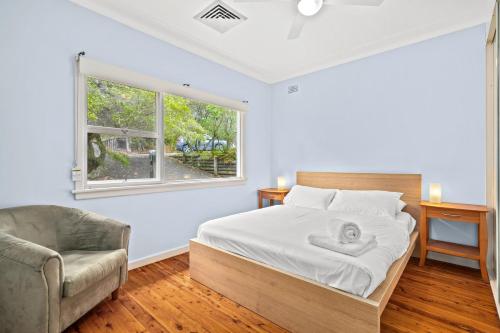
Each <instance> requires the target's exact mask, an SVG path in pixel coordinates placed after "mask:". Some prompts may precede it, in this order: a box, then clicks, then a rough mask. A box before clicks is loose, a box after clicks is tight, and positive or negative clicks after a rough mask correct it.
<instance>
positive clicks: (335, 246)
mask: <svg viewBox="0 0 500 333" xmlns="http://www.w3.org/2000/svg"><path fill="white" fill-rule="evenodd" d="M307 238H308V240H309V243H311V244H312V245H315V246H319V247H322V248H324V249H327V250H330V251H335V252H340V253H343V254H347V255H350V256H353V257H358V256H360V255H362V254H363V253H365V252H368V251H370V250H371V249H374V248H375V247H377V239H376V237H375V235H365V236H364V237H362V238H360V239H358V240H357V241H355V242H352V243H341V242H340V241H339V240H338V239H335V238H332V237H330V236H325V235H322V234H311V235H309V236H308V237H307Z"/></svg>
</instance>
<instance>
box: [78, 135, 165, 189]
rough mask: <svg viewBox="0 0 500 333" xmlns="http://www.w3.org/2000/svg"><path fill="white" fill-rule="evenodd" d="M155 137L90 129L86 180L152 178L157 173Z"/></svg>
mask: <svg viewBox="0 0 500 333" xmlns="http://www.w3.org/2000/svg"><path fill="white" fill-rule="evenodd" d="M155 141H156V140H155V139H151V138H137V137H130V138H126V137H118V136H111V135H104V134H95V133H89V134H88V140H87V147H88V150H87V173H88V180H90V181H97V180H125V179H152V178H155V177H156V163H155V160H156V159H155V157H154V155H155V154H154V152H155V149H156V147H155V145H156V143H155Z"/></svg>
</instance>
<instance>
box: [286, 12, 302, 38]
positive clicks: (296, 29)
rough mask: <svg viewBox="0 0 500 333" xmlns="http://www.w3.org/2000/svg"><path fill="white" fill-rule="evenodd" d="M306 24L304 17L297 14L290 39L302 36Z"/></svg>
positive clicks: (289, 35)
mask: <svg viewBox="0 0 500 333" xmlns="http://www.w3.org/2000/svg"><path fill="white" fill-rule="evenodd" d="M305 23H306V18H305V16H304V15H301V14H299V13H297V15H295V18H294V19H293V22H292V27H291V28H290V32H289V33H288V39H296V38H298V37H299V36H300V33H301V32H302V28H303V27H304V24H305Z"/></svg>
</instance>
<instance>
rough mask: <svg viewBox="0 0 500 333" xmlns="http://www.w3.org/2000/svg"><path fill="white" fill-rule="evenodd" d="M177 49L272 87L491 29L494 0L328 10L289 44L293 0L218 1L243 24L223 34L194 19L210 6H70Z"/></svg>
mask: <svg viewBox="0 0 500 333" xmlns="http://www.w3.org/2000/svg"><path fill="white" fill-rule="evenodd" d="M71 1H73V2H75V3H77V4H80V5H82V6H84V7H87V8H89V9H91V10H94V11H96V12H98V13H100V14H102V15H105V16H108V17H110V18H112V19H115V20H117V21H119V22H122V23H124V24H126V25H128V26H130V27H132V28H135V29H138V30H140V31H143V32H145V33H148V34H150V35H153V36H155V37H157V38H159V39H162V40H164V41H167V42H169V43H172V44H174V45H176V46H178V47H180V48H183V49H185V50H188V51H190V52H193V53H195V54H198V55H200V56H203V57H205V58H208V59H210V60H213V61H215V62H218V63H221V64H223V65H225V66H227V67H229V68H232V69H235V70H237V71H240V72H242V73H245V74H247V75H249V76H252V77H254V78H257V79H259V80H262V81H265V82H268V83H274V82H278V81H282V80H285V79H288V78H291V77H295V76H298V75H302V74H306V73H309V72H313V71H316V70H319V69H323V68H326V67H330V66H334V65H337V64H341V63H345V62H348V61H351V60H354V59H359V58H362V57H365V56H368V55H371V54H375V53H378V52H382V51H385V50H389V49H393V48H396V47H400V46H403V45H407V44H411V43H414V42H418V41H421V40H424V39H428V38H431V37H435V36H438V35H442V34H445V33H449V32H452V31H456V30H460V29H464V28H467V27H471V26H474V25H477V24H480V23H484V22H487V21H489V19H490V17H491V14H492V10H493V5H494V0H385V1H384V2H383V3H382V5H381V6H380V7H360V6H342V5H336V6H334V5H330V6H324V7H323V8H322V10H321V11H320V13H319V14H318V15H316V16H314V17H312V18H308V19H307V22H306V25H305V26H304V29H303V31H302V34H301V36H300V37H299V38H298V39H295V40H287V35H288V31H289V29H290V26H291V23H292V20H293V18H294V16H295V14H296V0H289V1H287V0H277V1H269V2H255V3H242V2H234V1H233V0H223V1H224V2H225V3H227V4H228V5H229V6H231V7H232V8H234V9H236V10H237V11H239V12H240V13H242V14H243V15H245V16H246V17H248V19H247V20H246V21H244V22H242V23H241V24H240V25H238V26H236V27H235V28H233V29H231V30H229V31H227V32H226V33H224V34H221V33H219V32H217V31H215V30H213V29H211V28H209V27H207V26H205V25H203V24H202V23H200V22H198V21H196V20H194V19H193V17H194V16H195V15H196V14H198V13H199V12H200V11H201V10H203V9H205V8H206V7H207V6H208V5H210V4H211V3H212V2H213V1H214V0H141V1H137V0H71Z"/></svg>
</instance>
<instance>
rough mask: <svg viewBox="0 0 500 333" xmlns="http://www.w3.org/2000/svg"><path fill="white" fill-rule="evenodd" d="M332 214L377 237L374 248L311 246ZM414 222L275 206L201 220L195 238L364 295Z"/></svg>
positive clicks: (401, 248)
mask: <svg viewBox="0 0 500 333" xmlns="http://www.w3.org/2000/svg"><path fill="white" fill-rule="evenodd" d="M405 214H406V213H405ZM332 218H339V219H343V220H347V221H353V222H356V223H358V224H359V225H360V227H361V229H362V231H363V233H367V234H368V233H370V234H374V235H375V236H376V237H377V243H378V245H377V247H376V248H375V249H373V250H370V251H368V252H366V253H365V254H363V255H361V256H359V257H352V256H349V255H344V254H341V253H338V252H334V251H330V250H326V249H323V248H320V247H317V246H314V245H311V244H310V243H309V242H308V241H307V236H308V235H309V234H311V233H322V232H324V233H326V224H327V222H328V221H329V220H331V219H332ZM414 226H415V220H414V219H413V218H411V217H409V215H408V214H406V215H404V214H403V215H401V216H399V218H397V219H394V218H389V217H372V216H361V215H353V214H345V213H337V212H330V211H325V210H317V209H309V208H301V207H291V206H283V205H280V206H272V207H268V208H264V209H258V210H254V211H250V212H245V213H241V214H236V215H231V216H227V217H223V218H219V219H215V220H211V221H208V222H205V223H203V224H202V225H200V227H199V229H198V241H200V242H202V243H205V244H208V245H210V246H213V247H217V248H220V249H223V250H226V251H229V252H232V253H235V254H238V255H241V256H244V257H247V258H251V259H253V260H256V261H258V262H261V263H265V264H267V265H269V266H272V267H275V268H278V269H281V270H284V271H286V272H290V273H293V274H296V275H300V276H303V277H306V278H309V279H312V280H315V281H317V282H320V283H323V284H326V285H328V286H331V287H333V288H337V289H340V290H343V291H346V292H348V293H352V294H354V295H358V296H361V297H365V298H366V297H368V296H369V295H370V294H371V293H372V292H373V291H374V290H375V289H376V288H377V287H378V285H380V283H382V282H383V281H384V279H385V278H386V274H387V272H388V270H389V268H390V267H391V265H392V263H393V262H394V261H396V260H397V259H398V258H400V257H401V256H402V255H403V254H404V253H405V252H406V250H407V249H408V247H409V244H410V234H411V232H412V230H413V228H414Z"/></svg>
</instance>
